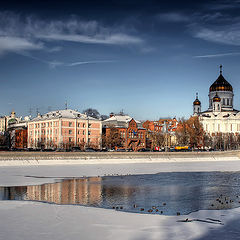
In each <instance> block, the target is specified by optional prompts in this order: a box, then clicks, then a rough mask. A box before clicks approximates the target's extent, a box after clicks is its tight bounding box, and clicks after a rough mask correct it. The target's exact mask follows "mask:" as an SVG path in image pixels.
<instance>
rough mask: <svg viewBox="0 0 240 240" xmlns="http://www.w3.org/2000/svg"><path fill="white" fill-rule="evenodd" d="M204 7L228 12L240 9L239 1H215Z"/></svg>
mask: <svg viewBox="0 0 240 240" xmlns="http://www.w3.org/2000/svg"><path fill="white" fill-rule="evenodd" d="M205 7H206V8H207V9H208V10H209V9H210V10H228V9H236V8H240V1H239V0H216V1H213V2H210V3H207V4H206V5H205Z"/></svg>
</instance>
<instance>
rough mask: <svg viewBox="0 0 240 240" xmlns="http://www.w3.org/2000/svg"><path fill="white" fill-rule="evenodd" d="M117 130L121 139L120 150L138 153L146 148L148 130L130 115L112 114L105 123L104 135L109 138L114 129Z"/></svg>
mask: <svg viewBox="0 0 240 240" xmlns="http://www.w3.org/2000/svg"><path fill="white" fill-rule="evenodd" d="M113 128H114V129H116V130H117V131H118V133H119V136H120V139H121V144H120V145H121V146H120V147H119V148H123V149H131V150H133V151H138V150H139V149H142V148H146V129H145V128H143V127H142V124H141V122H140V121H137V120H134V119H133V118H132V117H130V116H128V115H121V114H112V113H111V115H110V118H108V119H106V120H104V121H103V133H104V134H105V136H106V137H109V135H110V134H111V130H112V129H113Z"/></svg>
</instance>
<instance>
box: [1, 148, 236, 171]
mask: <svg viewBox="0 0 240 240" xmlns="http://www.w3.org/2000/svg"><path fill="white" fill-rule="evenodd" d="M239 160H240V151H239V150H235V151H225V152H147V153H139V152H130V153H129V152H91V153H86V152H67V153H66V152H64V153H62V152H0V167H1V166H31V165H33V166H35V165H76V164H80V165H88V164H128V163H172V162H178V163H184V162H212V161H214V162H218V161H239Z"/></svg>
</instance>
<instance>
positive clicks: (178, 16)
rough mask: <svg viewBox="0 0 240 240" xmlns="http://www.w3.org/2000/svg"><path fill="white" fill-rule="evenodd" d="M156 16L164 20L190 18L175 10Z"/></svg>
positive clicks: (186, 19)
mask: <svg viewBox="0 0 240 240" xmlns="http://www.w3.org/2000/svg"><path fill="white" fill-rule="evenodd" d="M156 18H157V19H158V20H160V21H165V22H188V21H189V20H190V16H187V15H185V14H183V13H177V12H169V13H161V14H158V15H157V16H156Z"/></svg>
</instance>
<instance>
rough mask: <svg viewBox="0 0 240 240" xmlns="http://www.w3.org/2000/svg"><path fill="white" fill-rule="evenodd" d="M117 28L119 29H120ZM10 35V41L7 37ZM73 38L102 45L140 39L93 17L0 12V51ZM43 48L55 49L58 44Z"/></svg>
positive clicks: (125, 43)
mask: <svg viewBox="0 0 240 240" xmlns="http://www.w3.org/2000/svg"><path fill="white" fill-rule="evenodd" d="M120 29H121V30H120ZM9 39H10V41H8V40H9ZM49 41H51V42H59V41H66V42H77V43H85V44H86V43H87V44H106V45H129V44H130V45H136V44H142V43H143V42H144V40H143V39H142V38H140V37H139V36H136V35H135V34H132V33H131V32H129V30H128V29H127V28H124V27H119V28H117V27H116V26H104V25H102V24H100V23H99V22H97V21H83V20H80V19H79V18H77V17H71V18H69V19H65V20H41V19H38V18H36V17H32V16H27V17H22V16H20V15H17V14H14V13H12V12H0V51H1V52H2V53H3V52H4V51H5V52H7V51H17V50H36V49H43V48H44V46H45V45H46V44H44V43H47V42H49ZM45 48H46V50H47V51H49V52H56V51H59V50H61V48H60V47H53V48H51V49H47V46H45Z"/></svg>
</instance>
